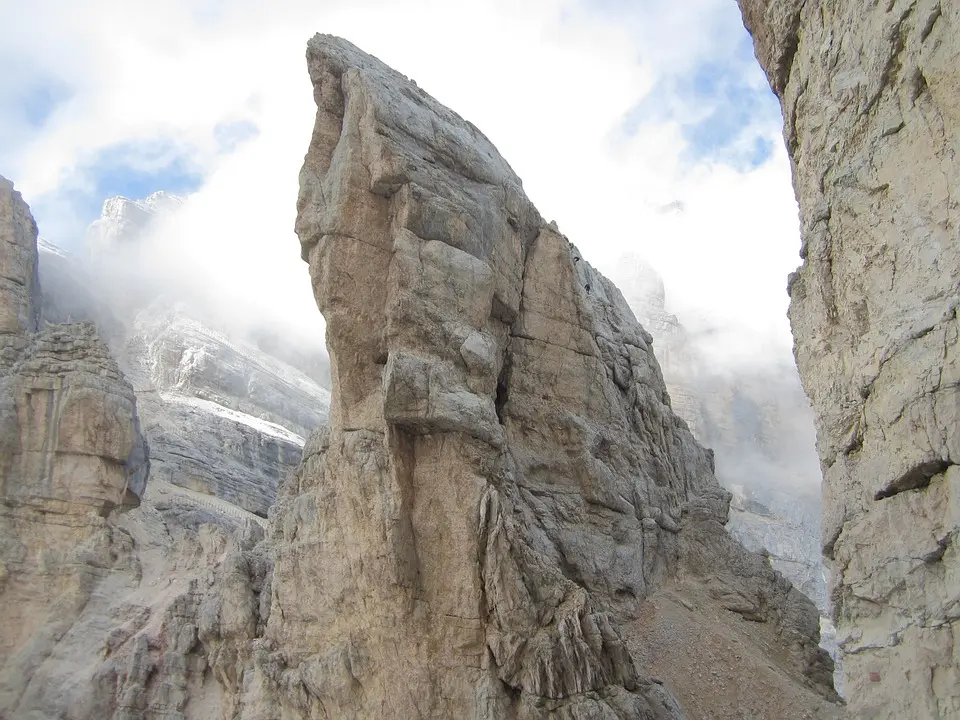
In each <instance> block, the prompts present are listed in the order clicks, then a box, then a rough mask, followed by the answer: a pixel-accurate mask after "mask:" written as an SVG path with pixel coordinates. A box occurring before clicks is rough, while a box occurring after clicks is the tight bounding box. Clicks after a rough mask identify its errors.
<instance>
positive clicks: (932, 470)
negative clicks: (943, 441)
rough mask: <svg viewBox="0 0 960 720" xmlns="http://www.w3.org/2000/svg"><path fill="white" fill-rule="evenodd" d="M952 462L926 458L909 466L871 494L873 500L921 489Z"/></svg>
mask: <svg viewBox="0 0 960 720" xmlns="http://www.w3.org/2000/svg"><path fill="white" fill-rule="evenodd" d="M952 464H953V463H951V462H950V461H949V460H940V459H937V460H927V461H926V462H922V463H920V464H919V465H915V466H914V467H912V468H910V469H909V470H908V471H907V472H905V473H904V474H903V475H901V476H900V477H898V478H897V479H896V480H894V481H893V482H892V483H890V484H889V485H888V486H887V487H885V488H884V489H883V490H880V491H878V492H877V494H876V495H874V496H873V499H874V500H885V499H886V498H891V497H893V496H894V495H899V494H900V493H902V492H907V491H908V490H921V489H923V488H925V487H927V485H929V484H930V481H931V480H932V479H933V478H934V477H936V476H937V475H939V474H940V473H942V472H945V471H946V469H947V468H948V467H950V466H951V465H952Z"/></svg>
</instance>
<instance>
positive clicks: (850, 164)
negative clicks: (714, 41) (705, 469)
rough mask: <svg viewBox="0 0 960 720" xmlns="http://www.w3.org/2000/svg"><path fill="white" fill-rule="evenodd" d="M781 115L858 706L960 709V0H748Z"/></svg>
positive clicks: (896, 710) (872, 713) (842, 627)
mask: <svg viewBox="0 0 960 720" xmlns="http://www.w3.org/2000/svg"><path fill="white" fill-rule="evenodd" d="M740 5H741V8H742V10H743V15H744V20H745V22H746V24H747V26H748V28H750V30H751V31H752V32H753V33H754V37H755V41H756V48H757V56H758V57H759V59H760V61H761V64H763V65H764V67H765V69H766V70H767V74H768V76H769V77H770V78H771V84H772V86H773V88H774V90H775V91H776V92H777V94H778V96H779V98H780V102H781V106H782V109H783V116H784V138H785V140H786V143H787V148H788V150H789V151H790V155H791V160H792V165H793V174H794V186H795V188H796V192H797V197H798V200H799V203H800V214H801V221H802V238H803V244H802V249H801V256H802V257H803V258H804V263H803V265H802V266H801V267H800V269H799V270H798V271H797V272H796V273H794V275H792V276H791V279H790V285H789V289H790V296H791V306H790V320H791V324H792V326H793V332H794V337H795V354H796V358H797V363H798V366H799V368H800V374H801V377H802V379H803V383H804V387H805V389H806V391H807V393H808V395H809V396H810V399H811V400H812V402H813V406H814V410H815V412H816V424H817V432H818V450H819V454H820V459H821V463H822V466H823V472H824V488H823V511H824V515H823V535H822V540H823V549H824V553H825V554H826V556H827V557H828V558H829V559H830V560H831V570H832V572H831V581H830V585H831V597H832V600H833V602H834V604H835V609H834V613H835V616H836V624H837V636H838V640H839V643H840V647H841V651H842V653H843V656H844V673H845V689H846V692H847V694H848V696H849V700H850V706H851V709H853V710H854V711H856V712H859V713H861V714H863V716H865V717H878V718H879V717H889V718H902V717H953V716H956V715H958V714H960V659H958V655H957V647H960V646H958V644H957V633H958V628H960V606H958V603H957V597H958V592H960V584H958V579H957V578H958V573H957V568H958V554H957V548H956V542H955V540H956V537H957V529H958V527H960V514H958V511H957V507H958V505H957V497H958V492H960V489H958V488H960V486H958V482H960V475H958V473H957V469H956V468H955V467H954V465H955V463H956V462H957V459H958V457H960V455H958V453H960V448H958V445H957V442H958V435H957V432H958V427H960V425H958V419H960V418H958V416H957V409H958V407H960V390H958V377H960V362H958V353H957V347H958V346H957V335H958V333H957V330H958V327H957V317H956V309H957V306H958V302H960V300H958V285H957V282H958V277H960V243H958V236H957V232H958V217H960V212H958V204H957V195H956V188H957V181H958V178H960V156H958V150H960V42H958V40H957V38H958V30H960V6H958V5H957V4H956V3H951V2H939V1H938V0H903V1H901V0H898V1H896V2H889V3H860V2H833V3H814V2H806V3H799V2H791V3H775V2H769V1H763V0H741V2H740Z"/></svg>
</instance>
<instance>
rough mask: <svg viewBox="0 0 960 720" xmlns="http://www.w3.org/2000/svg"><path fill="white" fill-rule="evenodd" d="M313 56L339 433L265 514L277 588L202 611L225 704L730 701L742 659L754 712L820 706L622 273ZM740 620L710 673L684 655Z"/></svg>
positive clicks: (306, 227) (357, 712)
mask: <svg viewBox="0 0 960 720" xmlns="http://www.w3.org/2000/svg"><path fill="white" fill-rule="evenodd" d="M307 56H308V66H309V70H310V76H311V79H312V81H313V84H314V97H315V99H316V102H317V106H318V111H317V118H316V125H315V129H314V134H313V138H312V140H311V144H310V148H309V150H308V153H307V156H306V160H305V164H304V167H303V170H302V173H301V194H300V197H299V201H298V210H299V212H298V219H297V232H298V234H299V236H300V241H301V245H302V254H303V257H304V259H305V260H306V261H307V262H308V263H309V265H310V274H311V277H312V279H313V285H314V291H315V295H316V298H317V303H318V305H319V307H320V309H321V311H322V312H323V313H324V316H325V317H326V321H327V341H328V347H329V350H330V357H331V371H332V377H333V384H334V392H333V397H332V401H331V416H330V426H329V428H324V429H322V430H320V431H318V432H315V433H314V434H313V435H312V436H311V438H310V440H309V441H308V443H307V445H306V448H305V450H304V459H303V463H302V465H301V467H300V470H299V472H298V474H297V476H296V477H295V478H294V479H293V480H292V481H291V482H289V483H288V484H286V485H285V486H284V487H283V488H282V489H281V493H280V496H279V498H278V502H277V506H276V508H275V511H274V513H273V515H272V516H271V517H272V523H271V540H270V548H271V549H270V552H271V553H272V555H273V557H274V566H273V573H272V578H271V580H270V603H269V607H266V606H265V604H264V603H263V598H264V595H263V593H260V594H259V596H257V595H256V594H255V593H254V592H253V591H252V590H243V588H244V587H245V586H244V584H243V583H242V582H241V581H239V580H237V579H236V578H237V576H235V575H234V576H232V577H234V578H235V579H234V581H233V582H234V584H233V585H231V587H233V588H234V590H233V591H231V592H234V593H236V592H241V593H244V592H245V593H246V597H248V598H250V599H251V600H250V601H249V602H247V604H246V605H245V607H247V614H246V615H238V614H237V613H236V610H232V611H231V612H230V613H227V614H225V612H226V610H227V609H229V608H235V607H236V603H235V602H229V601H227V600H224V601H222V602H220V601H217V600H215V599H214V600H213V601H212V602H213V603H214V605H213V606H212V607H215V608H220V609H221V610H220V611H219V612H220V614H219V615H218V614H217V612H214V613H212V614H211V618H216V617H220V618H222V619H221V620H220V621H219V622H213V623H212V624H211V625H209V626H205V627H204V628H202V629H201V638H202V639H203V641H204V643H205V644H206V646H207V647H208V648H209V652H210V654H211V658H212V663H213V667H214V668H215V671H216V672H217V675H218V678H220V679H221V682H222V683H224V687H225V693H224V707H223V712H224V713H225V715H227V716H230V717H241V718H259V717H321V718H375V717H376V718H409V717H473V718H548V717H556V718H601V717H602V718H636V717H644V718H678V717H682V716H683V714H682V711H681V709H680V708H679V707H678V706H677V697H679V699H680V701H681V703H684V704H685V706H686V707H688V708H689V709H688V712H690V713H691V714H690V716H691V717H734V716H735V715H734V713H739V712H741V710H742V708H743V707H746V705H747V703H746V702H743V699H744V695H743V694H742V693H743V692H744V691H741V686H742V685H745V684H746V683H745V680H746V675H747V674H748V673H749V674H750V675H751V678H750V679H751V680H752V681H754V682H755V684H756V685H762V686H763V687H764V688H765V690H767V692H766V695H767V696H766V697H764V698H762V702H764V703H765V706H764V709H758V710H757V712H755V714H754V716H755V717H765V716H766V717H782V716H784V715H783V713H784V712H788V708H789V709H790V710H797V709H802V711H804V712H811V713H812V712H814V711H816V712H829V706H828V705H827V703H825V702H823V700H822V698H821V697H820V696H818V695H817V694H815V693H814V692H812V691H814V690H819V691H821V692H822V693H823V694H824V695H825V696H830V695H831V691H830V689H829V686H830V663H829V659H828V658H826V656H825V654H824V653H823V652H822V651H820V650H819V649H818V648H817V635H818V632H817V613H816V610H815V608H814V607H813V605H812V603H810V601H809V600H807V599H806V598H804V597H803V596H802V595H800V594H799V593H798V592H797V591H796V590H794V589H793V588H792V587H791V586H790V584H789V583H788V582H786V581H785V580H784V579H783V578H782V577H781V576H780V575H779V574H777V573H775V572H774V571H773V570H772V569H771V568H770V567H769V565H768V564H767V562H766V560H765V558H763V557H762V556H760V555H755V554H752V553H748V552H746V551H745V550H744V549H743V548H742V547H740V546H739V545H738V544H736V543H735V542H734V541H733V540H732V539H731V538H730V537H729V536H728V535H727V534H726V532H725V531H724V529H723V525H724V523H725V522H726V520H727V512H728V505H729V494H728V493H727V492H726V491H724V490H723V489H721V488H720V486H719V485H718V484H717V481H716V479H715V478H714V475H713V464H712V457H711V455H710V454H709V453H708V452H707V451H705V450H704V449H703V448H702V447H701V446H700V445H698V444H697V442H696V441H695V440H694V439H693V436H692V435H691V433H690V431H689V430H688V429H687V427H686V424H685V423H684V422H683V421H682V420H680V419H679V418H678V417H677V416H676V415H675V414H674V413H673V412H672V410H671V408H670V401H669V397H668V395H667V392H666V390H665V388H664V384H663V379H662V377H661V374H660V369H659V366H658V364H657V361H656V359H655V358H654V356H653V353H652V351H651V348H650V336H649V334H647V333H646V332H645V331H644V330H643V329H642V328H641V327H640V326H639V325H638V324H637V323H636V320H635V319H634V317H633V314H632V313H631V312H630V310H629V308H628V306H627V304H626V303H625V301H624V299H623V297H622V295H621V294H620V292H619V291H618V290H617V289H616V288H615V287H614V286H613V285H612V284H611V283H610V282H609V281H607V280H606V279H605V278H604V277H602V276H600V275H599V274H598V273H596V272H595V271H594V270H593V269H592V268H591V267H590V266H589V265H588V264H587V262H585V261H584V260H583V259H582V257H581V255H580V253H579V252H578V251H577V249H576V248H575V247H574V246H573V245H571V244H570V243H569V242H568V240H567V239H566V238H565V237H564V236H563V235H561V234H560V233H559V231H558V230H557V228H556V227H555V226H553V225H549V224H547V223H545V222H544V221H543V220H542V219H541V218H540V216H539V214H538V213H537V211H536V210H535V208H534V207H533V206H532V205H531V203H530V202H529V200H528V199H527V198H526V196H525V195H524V193H523V190H522V188H521V184H520V181H519V179H518V178H517V177H516V175H515V174H514V173H513V171H512V170H511V169H510V167H509V166H508V165H507V163H506V162H505V161H504V160H503V159H502V158H501V157H500V155H499V154H498V153H497V151H496V149H495V148H494V147H493V146H492V144H491V143H490V142H489V141H488V140H487V139H486V138H485V137H484V136H483V135H482V134H481V133H480V132H479V131H478V130H477V129H476V128H475V127H473V126H472V125H471V124H469V123H468V122H466V121H464V120H462V119H461V118H460V117H459V116H457V115H455V114H454V113H453V112H451V111H450V110H448V109H446V108H444V107H443V106H441V105H440V104H438V103H437V102H436V101H435V100H433V99H432V98H431V97H430V96H428V95H427V94H426V93H424V92H423V91H422V90H420V89H419V88H418V87H417V86H416V85H415V84H414V83H413V82H411V81H409V80H407V79H406V78H404V77H403V76H402V75H400V74H399V73H397V72H395V71H393V70H391V69H390V68H388V67H386V66H385V65H383V64H382V63H380V62H379V61H378V60H376V59H375V58H372V57H370V56H368V55H365V54H364V53H362V52H361V51H359V50H357V49H356V48H355V47H353V46H352V45H350V44H349V43H347V42H344V41H342V40H338V39H335V38H330V37H326V36H317V37H315V38H314V39H313V40H312V41H311V42H310V44H309V48H308V53H307ZM238 582H239V585H238V584H236V583H238ZM250 587H252V585H250ZM671 588H672V591H673V594H670V593H667V590H668V589H671ZM689 588H694V589H695V590H691V591H690V592H693V593H695V598H696V603H691V602H690V601H689V600H687V599H682V598H683V596H684V593H686V592H687V590H688V589H689ZM665 593H666V594H665ZM678 596H679V597H681V599H682V602H683V603H686V605H681V604H680V601H679V600H677V599H676V598H677V597H678ZM254 597H259V598H260V601H259V605H257V604H256V603H255V602H253V598H254ZM688 597H693V595H689V594H688ZM218 602H219V604H217V603H218ZM685 607H686V608H690V609H689V610H688V609H684V608H685ZM674 608H680V611H679V612H680V613H683V614H678V615H674V614H673V613H674ZM711 613H715V616H716V620H709V619H708V618H712V617H714V616H713V615H712V614H711ZM740 623H746V624H747V625H750V627H751V630H752V632H750V633H747V632H744V630H743V628H742V627H741V626H740ZM708 626H709V627H710V628H711V629H708ZM254 627H262V630H258V631H257V632H256V633H255V634H251V631H252V629H253V628H254ZM695 627H696V628H698V630H697V631H696V632H694V631H693V628H695ZM665 628H670V630H669V631H667V630H665ZM718 628H723V631H722V632H720V631H719V630H718ZM657 632H661V633H663V632H666V633H667V634H668V635H669V634H672V635H674V637H675V638H677V637H678V636H679V635H681V634H683V633H686V634H685V635H683V637H685V638H686V637H688V636H689V635H691V634H692V635H697V634H698V633H700V643H701V646H700V647H697V648H693V647H691V646H690V643H689V642H683V643H681V642H675V644H676V645H677V646H678V647H667V646H652V645H651V644H650V643H649V642H648V638H649V637H650V636H651V635H652V634H654V633H657ZM711 633H712V634H711ZM734 635H736V637H740V638H743V639H744V641H745V642H746V643H747V644H746V645H744V647H745V648H749V649H745V650H744V653H745V654H747V655H748V656H749V657H747V658H745V659H744V661H743V663H742V665H740V666H739V667H734V668H732V669H728V668H726V667H725V668H724V672H725V675H724V677H723V679H722V680H721V679H720V672H719V670H716V669H715V670H714V672H713V673H712V674H711V677H712V678H714V680H713V682H715V685H716V687H715V688H714V687H712V686H711V680H710V679H707V680H705V679H704V678H703V673H702V672H700V673H697V672H696V671H695V670H694V668H699V667H701V666H700V665H699V664H698V663H699V662H700V660H701V659H702V658H703V657H706V656H707V655H706V652H707V651H706V646H707V644H708V640H707V639H706V638H707V637H710V638H713V639H716V640H717V645H718V646H722V647H726V648H730V647H731V646H730V644H729V643H730V642H732V638H733V637H734ZM721 636H722V637H723V638H725V639H723V640H721V639H720V638H721ZM761 638H762V641H761ZM711 647H712V646H711ZM738 647H739V646H738ZM678 658H679V660H678ZM758 658H762V661H761V660H758ZM681 660H682V661H683V662H681ZM684 662H686V663H687V664H686V665H684V664H683V663H684ZM761 662H762V665H763V668H760V665H761ZM648 667H656V668H657V669H658V674H660V677H659V678H658V679H657V680H656V681H655V680H653V679H651V677H650V676H648V674H647V673H646V672H645V668H648ZM775 668H776V669H775ZM691 671H693V672H691ZM731 671H732V672H733V673H738V672H742V673H744V675H743V676H741V677H739V678H735V677H733V676H732V675H729V676H728V675H727V674H726V673H728V672H731ZM698 674H699V679H697V675H698ZM727 682H730V683H731V684H732V685H733V686H734V688H733V689H732V690H730V691H725V693H720V692H719V690H720V686H721V685H723V687H724V688H726V687H727ZM764 683H766V684H764ZM738 693H741V694H740V695H738ZM674 695H676V697H674ZM711 703H712V705H711ZM737 716H739V715H737Z"/></svg>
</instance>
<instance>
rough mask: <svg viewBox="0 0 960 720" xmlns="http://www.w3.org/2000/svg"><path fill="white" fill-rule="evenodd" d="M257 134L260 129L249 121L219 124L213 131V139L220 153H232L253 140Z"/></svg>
mask: <svg viewBox="0 0 960 720" xmlns="http://www.w3.org/2000/svg"><path fill="white" fill-rule="evenodd" d="M259 134H260V129H259V128H258V127H257V126H256V125H254V124H253V123H252V122H250V121H249V120H238V121H237V122H231V123H220V124H219V125H217V126H216V127H215V128H214V129H213V137H214V139H215V140H216V141H217V145H219V148H220V152H222V153H228V152H233V151H234V150H236V149H237V147H238V146H240V145H242V144H243V143H245V142H247V141H248V140H253V139H254V138H255V137H257V135H259Z"/></svg>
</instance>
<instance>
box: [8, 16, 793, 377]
mask: <svg viewBox="0 0 960 720" xmlns="http://www.w3.org/2000/svg"><path fill="white" fill-rule="evenodd" d="M0 27H4V28H8V29H14V30H15V32H7V33H4V36H3V40H2V41H0V43H2V44H0V66H2V67H3V68H4V70H5V72H3V73H2V74H0V137H2V138H3V141H2V143H0V174H3V175H5V176H7V177H8V178H10V179H12V180H13V181H14V182H15V183H16V185H17V188H18V189H19V190H20V191H21V192H22V193H23V194H24V197H25V199H26V200H27V201H28V202H29V203H30V204H31V206H32V208H33V210H34V214H35V215H36V217H37V221H38V223H39V225H40V228H41V234H42V235H43V236H45V237H46V238H48V239H49V240H51V241H53V242H56V243H57V244H60V245H63V246H65V247H68V248H77V247H79V245H80V240H81V238H82V235H83V230H84V228H85V227H86V226H87V224H88V223H89V222H90V221H91V220H93V219H94V218H95V217H96V216H97V215H98V214H99V210H100V206H101V204H102V201H103V199H104V198H105V197H106V196H108V195H113V194H123V195H127V196H129V197H142V196H144V195H146V194H148V193H150V192H153V191H154V190H161V189H162V190H167V191H172V192H177V193H183V194H190V199H189V201H188V202H187V203H186V205H185V206H184V209H183V210H182V211H181V212H180V214H179V216H178V217H177V218H176V219H175V220H174V221H172V223H171V225H170V227H168V228H167V229H166V231H165V236H164V237H163V238H162V242H163V243H164V250H165V251H164V253H163V255H162V258H160V259H157V260H156V262H158V263H159V262H163V263H167V264H169V265H170V266H171V267H173V268H177V269H182V270H183V271H184V272H186V273H192V274H193V276H194V277H195V279H197V280H198V281H200V282H203V283H205V284H206V285H208V286H209V288H210V289H211V292H215V293H216V294H217V295H218V296H220V297H222V298H223V300H224V303H225V305H226V306H228V307H233V308H236V309H237V311H238V312H251V313H254V312H261V313H270V312H282V313H284V314H286V315H289V316H290V317H292V318H297V321H298V322H299V321H300V318H302V322H303V323H304V324H305V325H304V327H309V328H316V327H322V326H320V325H319V323H320V318H319V316H318V313H317V312H316V310H315V308H314V306H313V303H312V298H311V297H310V289H309V283H308V281H307V277H306V267H305V266H304V265H303V264H302V263H301V262H300V260H299V247H298V244H297V241H296V238H295V237H294V235H293V232H292V228H293V221H294V214H295V208H294V205H295V199H296V194H297V187H296V183H297V173H298V170H299V166H300V163H301V162H302V160H303V154H304V152H305V150H306V147H307V143H308V140H309V135H310V129H311V125H312V121H313V111H314V108H313V101H312V95H311V88H310V85H309V81H308V79H307V74H306V69H305V62H304V49H305V43H306V40H307V39H308V37H310V36H311V35H312V34H313V33H314V32H327V33H333V34H337V35H342V36H343V37H346V38H347V39H349V40H351V41H352V42H354V43H355V44H357V45H359V46H360V47H361V48H363V49H365V50H367V51H368V52H371V53H373V54H374V55H377V56H378V57H380V58H381V59H382V60H384V61H385V62H387V63H388V64H390V65H392V66H394V67H395V68H397V69H398V70H400V71H401V72H403V73H404V74H406V75H408V76H410V77H412V78H414V79H415V80H416V81H417V83H418V84H419V85H420V86H421V87H422V88H424V89H425V90H427V91H428V92H430V93H431V94H433V95H434V96H435V97H437V98H438V99H439V100H440V101H441V102H443V103H445V104H447V105H449V106H450V107H452V108H454V109H455V110H456V111H457V112H459V113H460V114H461V115H462V116H464V117H466V118H467V119H469V120H471V121H472V122H473V123H474V124H476V125H477V126H478V127H480V128H481V129H482V130H483V131H484V132H485V133H486V134H487V136H488V137H490V139H491V140H492V141H493V142H494V144H495V145H497V147H498V148H499V149H500V151H501V153H502V154H503V155H504V157H506V158H507V160H508V161H509V162H510V163H511V165H512V166H513V168H514V169H515V170H516V172H517V173H518V174H519V175H520V176H521V178H523V181H524V186H525V188H526V189H527V192H528V194H529V195H530V196H531V198H532V199H533V201H534V202H535V203H536V204H537V205H538V207H539V209H540V211H541V213H542V214H543V215H544V216H545V217H546V218H548V219H553V220H556V221H557V222H558V223H559V224H560V227H561V229H562V230H563V231H564V233H565V234H567V235H568V236H569V237H570V239H571V240H573V241H574V242H575V243H576V244H577V245H579V246H580V248H581V250H582V251H583V252H584V253H585V254H586V256H587V258H588V259H590V260H591V261H593V262H594V264H596V265H598V266H599V267H600V268H601V269H602V270H604V271H606V272H608V274H611V275H613V276H614V278H615V279H616V277H617V276H618V275H619V276H621V277H622V275H623V274H624V273H627V274H629V272H630V267H631V266H630V263H629V262H624V261H623V260H622V258H623V256H624V255H640V256H643V257H645V258H647V259H648V260H649V261H650V262H651V263H652V264H653V265H654V266H655V267H656V268H657V269H658V270H659V271H660V273H661V274H662V275H663V276H664V278H665V282H666V286H667V290H668V295H669V297H668V302H669V304H670V305H671V307H672V309H673V310H674V311H675V312H678V314H680V315H681V319H682V320H683V321H684V322H685V323H687V324H688V325H691V326H701V325H708V326H711V327H714V328H719V332H716V333H714V334H712V335H711V336H710V337H711V338H712V339H711V341H710V345H711V347H710V348H708V349H709V350H710V351H711V352H713V353H714V354H715V355H716V356H717V357H718V358H722V359H728V360H733V361H735V362H747V361H752V360H755V359H757V358H764V359H765V360H766V359H770V358H776V359H780V360H784V359H785V360H787V361H789V359H790V350H789V348H790V339H789V328H788V325H787V322H786V318H785V312H786V307H787V296H786V291H785V287H786V276H787V274H788V273H789V272H790V271H792V270H793V269H794V268H795V267H796V266H797V264H798V262H799V258H798V256H797V253H798V249H799V235H798V223H797V212H796V206H795V203H794V200H793V194H792V189H791V185H790V171H789V163H788V161H787V158H786V154H785V151H784V150H783V147H782V141H781V135H780V117H779V109H778V106H777V103H776V100H775V98H774V97H773V95H772V94H771V93H770V91H769V89H768V88H767V86H766V83H765V80H764V77H763V74H762V72H761V71H760V69H759V67H758V66H757V65H756V62H755V60H754V58H753V53H752V46H751V44H750V40H749V37H748V36H747V34H746V32H745V31H744V29H743V26H742V24H741V21H740V16H739V11H738V10H737V7H736V3H735V2H734V1H733V0H684V2H682V3H680V2H665V1H663V0H631V1H630V2H627V1H626V0H525V1H524V2H523V3H519V2H515V0H472V1H471V2H469V3H467V2H459V1H457V0H447V1H441V0H413V1H410V2H403V3H400V2H387V1H383V2H380V1H377V0H309V1H305V0H230V1H229V2H228V1H227V0H165V1H164V2H155V1H150V2H147V1H144V0H85V1H84V2H82V3H80V2H76V1H75V0H31V2H29V3H14V2H8V1H7V0H0ZM168 269H169V268H168ZM310 332H313V330H310Z"/></svg>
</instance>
